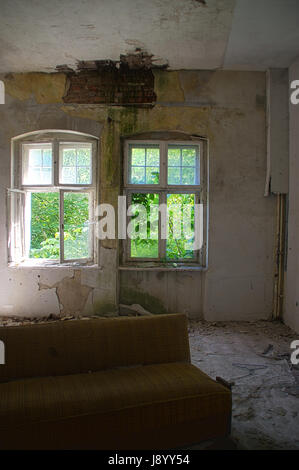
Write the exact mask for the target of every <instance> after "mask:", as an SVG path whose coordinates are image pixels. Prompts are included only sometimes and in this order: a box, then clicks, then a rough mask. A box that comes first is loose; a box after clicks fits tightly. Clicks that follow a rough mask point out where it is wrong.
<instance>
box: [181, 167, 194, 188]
mask: <svg viewBox="0 0 299 470" xmlns="http://www.w3.org/2000/svg"><path fill="white" fill-rule="evenodd" d="M182 184H195V168H192V167H190V168H188V167H185V168H184V167H183V168H182Z"/></svg>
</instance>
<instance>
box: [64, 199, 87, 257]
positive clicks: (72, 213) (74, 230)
mask: <svg viewBox="0 0 299 470" xmlns="http://www.w3.org/2000/svg"><path fill="white" fill-rule="evenodd" d="M89 238H90V237H89V195H88V194H87V193H78V194H76V193H71V192H70V193H64V259H66V260H68V259H81V258H89V256H90V255H89Z"/></svg>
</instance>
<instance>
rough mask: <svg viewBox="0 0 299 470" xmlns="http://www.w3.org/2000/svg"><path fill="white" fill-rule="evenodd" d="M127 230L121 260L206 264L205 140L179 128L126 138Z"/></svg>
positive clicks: (206, 182) (154, 263)
mask: <svg viewBox="0 0 299 470" xmlns="http://www.w3.org/2000/svg"><path fill="white" fill-rule="evenodd" d="M123 180H124V194H125V196H126V200H127V206H128V215H129V227H130V236H129V238H128V239H127V240H126V242H125V243H124V250H123V264H124V265H126V266H128V265H130V264H131V265H133V263H134V264H135V265H136V263H138V262H140V263H141V264H142V265H143V266H144V265H147V266H148V267H150V266H153V265H154V266H155V265H163V266H165V265H168V267H173V266H175V267H180V266H182V265H186V264H188V265H190V266H192V265H193V266H201V267H203V266H206V260H207V256H206V247H207V186H208V178H207V141H206V139H203V138H199V137H196V136H189V135H186V134H183V133H178V132H174V133H171V132H167V133H161V132H158V133H151V134H148V135H147V134H144V135H139V136H135V137H134V138H132V139H126V140H125V142H124V178H123Z"/></svg>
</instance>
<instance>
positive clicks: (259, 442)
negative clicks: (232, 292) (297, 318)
mask: <svg viewBox="0 0 299 470" xmlns="http://www.w3.org/2000/svg"><path fill="white" fill-rule="evenodd" d="M189 334H190V346H191V357H192V362H193V364H195V365H197V366H198V367H199V368H200V369H202V370H203V371H204V372H206V373H207V374H208V375H210V376H211V377H213V378H215V377H216V376H221V377H222V378H224V379H225V380H227V381H229V382H234V386H233V388H232V392H233V417H232V435H231V439H232V443H233V444H235V446H236V448H237V449H299V365H298V366H294V365H292V364H291V363H290V354H291V352H292V350H291V349H290V343H291V342H292V341H293V340H298V339H299V335H298V334H297V335H296V333H294V332H293V331H292V330H290V329H289V328H288V327H286V326H285V325H283V324H281V323H279V322H273V323H272V322H271V323H270V322H266V321H259V322H252V323H251V322H250V323H248V322H220V323H219V322H218V323H206V322H196V321H191V322H190V326H189ZM222 445H224V448H225V447H226V445H227V443H224V444H221V443H220V448H222Z"/></svg>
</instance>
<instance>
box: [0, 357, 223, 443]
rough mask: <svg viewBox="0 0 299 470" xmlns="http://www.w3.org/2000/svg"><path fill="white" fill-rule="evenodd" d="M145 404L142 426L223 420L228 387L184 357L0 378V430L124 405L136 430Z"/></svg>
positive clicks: (94, 412)
mask: <svg viewBox="0 0 299 470" xmlns="http://www.w3.org/2000/svg"><path fill="white" fill-rule="evenodd" d="M147 408H150V409H151V411H150V414H148V415H147V423H146V426H147V427H151V426H152V428H157V427H160V426H161V427H163V426H166V425H171V424H175V423H180V422H184V421H194V420H204V419H206V418H209V417H210V416H223V419H226V420H227V419H228V417H229V415H230V411H231V393H230V391H229V390H227V389H226V388H225V387H224V386H222V385H220V384H218V383H217V382H215V381H214V380H212V379H211V378H209V377H208V376H207V375H206V374H204V373H203V372H201V371H200V370H199V369H198V368H197V367H195V366H193V365H191V364H188V363H186V364H183V363H169V364H167V363H166V364H158V365H149V366H145V367H132V368H119V369H111V370H105V371H100V372H94V373H90V374H77V375H68V376H57V377H45V378H40V379H25V380H17V381H14V382H7V383H3V384H0V433H4V434H5V428H7V427H8V428H9V427H14V426H18V425H21V426H22V425H25V426H26V425H28V424H30V423H33V422H41V421H44V422H47V421H57V420H65V419H68V418H70V419H71V418H73V417H76V416H87V415H94V414H101V413H103V414H107V413H109V412H111V413H114V412H116V411H119V410H124V409H131V410H132V411H133V414H132V416H135V418H134V420H135V421H136V420H137V421H138V422H135V423H134V427H135V429H136V430H138V426H139V428H140V429H141V428H142V427H143V424H142V421H143V418H144V410H146V409H147ZM134 409H135V412H134ZM136 410H137V414H136ZM138 410H140V413H139V411H138ZM142 410H143V411H142ZM138 413H139V414H138ZM142 416H143V417H142ZM131 424H132V423H131ZM132 425H133V424H132Z"/></svg>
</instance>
